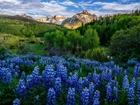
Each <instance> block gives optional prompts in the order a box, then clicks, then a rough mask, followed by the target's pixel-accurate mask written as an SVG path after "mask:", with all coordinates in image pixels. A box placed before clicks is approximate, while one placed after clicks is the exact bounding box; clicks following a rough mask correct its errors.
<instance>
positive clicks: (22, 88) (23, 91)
mask: <svg viewBox="0 0 140 105" xmlns="http://www.w3.org/2000/svg"><path fill="white" fill-rule="evenodd" d="M16 93H17V94H19V95H20V96H21V97H25V96H26V93H27V89H26V86H25V83H24V80H23V79H20V80H19V82H18V85H17V88H16Z"/></svg>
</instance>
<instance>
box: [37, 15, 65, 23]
mask: <svg viewBox="0 0 140 105" xmlns="http://www.w3.org/2000/svg"><path fill="white" fill-rule="evenodd" d="M65 19H66V17H64V16H56V15H55V16H53V17H50V18H49V17H42V18H37V19H36V21H38V22H45V23H52V24H59V25H60V24H61V23H62V22H63V21H64V20H65Z"/></svg>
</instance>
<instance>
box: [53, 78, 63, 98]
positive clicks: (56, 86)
mask: <svg viewBox="0 0 140 105" xmlns="http://www.w3.org/2000/svg"><path fill="white" fill-rule="evenodd" d="M54 89H55V92H56V95H57V96H60V94H61V89H62V84H61V78H60V77H58V78H56V79H55V83H54Z"/></svg>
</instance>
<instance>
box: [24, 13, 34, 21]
mask: <svg viewBox="0 0 140 105" xmlns="http://www.w3.org/2000/svg"><path fill="white" fill-rule="evenodd" d="M21 16H22V17H25V18H27V19H31V20H34V19H33V18H32V17H31V16H28V15H26V14H24V15H21Z"/></svg>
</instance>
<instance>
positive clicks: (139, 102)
mask: <svg viewBox="0 0 140 105" xmlns="http://www.w3.org/2000/svg"><path fill="white" fill-rule="evenodd" d="M137 105H140V95H139V96H138V102H137Z"/></svg>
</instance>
